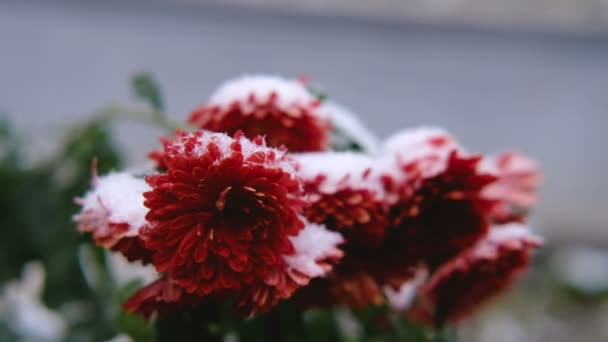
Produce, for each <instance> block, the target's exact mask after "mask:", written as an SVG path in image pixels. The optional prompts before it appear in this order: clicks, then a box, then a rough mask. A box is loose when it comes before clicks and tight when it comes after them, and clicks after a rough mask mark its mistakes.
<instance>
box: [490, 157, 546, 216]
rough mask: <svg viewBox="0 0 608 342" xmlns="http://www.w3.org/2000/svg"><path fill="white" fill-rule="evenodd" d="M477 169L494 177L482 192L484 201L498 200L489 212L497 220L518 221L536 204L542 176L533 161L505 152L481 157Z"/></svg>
mask: <svg viewBox="0 0 608 342" xmlns="http://www.w3.org/2000/svg"><path fill="white" fill-rule="evenodd" d="M480 169H481V170H482V171H484V172H487V173H490V174H493V175H495V176H496V177H497V181H496V182H494V183H493V184H491V185H490V186H488V187H487V188H486V189H485V190H484V192H483V196H485V197H486V198H490V199H494V200H497V201H498V203H497V206H496V207H495V209H494V211H493V213H492V215H493V218H494V219H495V220H496V221H498V222H508V221H517V220H518V219H520V217H521V216H522V215H523V214H525V212H526V211H527V210H529V209H530V208H532V207H533V206H534V205H535V204H536V202H537V201H538V186H539V184H540V182H541V181H542V174H541V171H540V167H539V165H538V163H537V162H536V161H535V160H533V159H530V158H529V157H527V156H525V155H523V154H520V153H512V152H507V153H501V154H497V155H495V156H492V157H487V158H484V160H483V161H482V163H481V164H480Z"/></svg>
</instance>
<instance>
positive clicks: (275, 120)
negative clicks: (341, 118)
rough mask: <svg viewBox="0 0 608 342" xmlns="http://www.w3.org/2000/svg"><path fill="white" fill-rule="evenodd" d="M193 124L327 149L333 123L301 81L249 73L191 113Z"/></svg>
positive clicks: (304, 148) (305, 147) (291, 147)
mask: <svg viewBox="0 0 608 342" xmlns="http://www.w3.org/2000/svg"><path fill="white" fill-rule="evenodd" d="M189 121H190V123H191V124H193V125H195V126H197V127H199V128H202V129H207V130H210V131H214V132H224V133H228V134H230V135H233V134H234V133H236V132H237V131H242V132H243V133H244V134H245V135H246V136H247V137H249V138H255V137H256V136H259V135H262V136H265V137H266V142H267V143H268V145H269V146H273V147H279V146H281V145H284V146H285V147H287V149H289V150H290V151H293V152H302V151H320V150H325V149H326V148H327V147H328V144H329V138H330V133H331V127H330V124H329V119H328V117H327V114H326V113H325V112H324V111H323V110H322V109H321V107H320V102H319V101H318V100H317V99H316V98H315V97H314V96H312V95H311V94H310V92H308V90H307V89H306V88H305V87H304V86H303V85H302V84H301V83H299V82H297V81H291V80H286V79H282V78H280V77H275V76H244V77H241V78H237V79H235V80H232V81H228V82H226V83H225V84H224V85H222V86H221V87H220V88H219V89H218V90H217V91H216V92H215V93H214V94H213V95H212V96H211V99H210V100H209V102H208V103H207V104H205V105H203V106H201V107H199V108H197V109H195V110H194V111H193V112H192V114H191V115H190V118H189Z"/></svg>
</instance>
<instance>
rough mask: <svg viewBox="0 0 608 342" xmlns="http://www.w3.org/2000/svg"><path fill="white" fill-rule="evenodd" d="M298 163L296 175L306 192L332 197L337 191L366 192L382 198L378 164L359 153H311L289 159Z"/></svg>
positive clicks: (299, 154) (298, 154)
mask: <svg viewBox="0 0 608 342" xmlns="http://www.w3.org/2000/svg"><path fill="white" fill-rule="evenodd" d="M292 156H293V158H294V159H295V160H296V161H297V162H298V175H299V176H300V177H301V178H302V179H303V181H304V183H305V186H306V187H308V189H309V190H311V191H314V192H319V193H325V194H331V193H334V192H336V191H338V190H341V189H344V188H349V189H366V190H371V191H373V192H375V193H377V194H378V195H379V196H381V195H382V194H383V191H384V188H383V186H382V183H381V182H380V181H379V179H378V178H377V177H376V173H377V169H378V167H377V160H375V159H374V158H372V157H371V156H369V155H367V154H364V153H359V152H311V153H296V154H293V155H292Z"/></svg>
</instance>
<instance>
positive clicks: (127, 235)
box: [74, 173, 150, 262]
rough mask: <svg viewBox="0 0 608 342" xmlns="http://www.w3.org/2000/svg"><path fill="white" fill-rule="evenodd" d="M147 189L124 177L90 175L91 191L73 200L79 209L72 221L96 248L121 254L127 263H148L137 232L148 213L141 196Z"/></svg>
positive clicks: (147, 254) (140, 181) (127, 176)
mask: <svg viewBox="0 0 608 342" xmlns="http://www.w3.org/2000/svg"><path fill="white" fill-rule="evenodd" d="M149 189H150V187H149V186H148V185H147V184H146V182H145V181H144V180H143V179H139V178H135V177H133V176H132V175H130V174H128V173H110V174H108V175H106V176H103V177H98V176H97V175H94V177H93V189H92V190H91V191H89V192H88V193H87V194H86V195H85V196H84V197H83V198H78V199H76V202H77V203H78V204H79V205H81V206H82V210H81V212H80V213H79V214H77V215H75V216H74V221H75V222H76V224H77V226H78V230H79V231H81V232H89V233H91V234H92V236H93V240H94V241H95V243H96V244H97V245H99V246H102V247H105V248H110V249H112V250H115V251H118V252H121V253H122V254H124V255H125V256H126V257H127V259H129V261H135V260H142V261H144V262H148V261H149V257H150V253H149V251H148V250H147V249H146V248H145V247H144V244H143V241H142V239H141V231H142V230H143V229H144V228H145V227H146V226H147V221H146V219H145V216H146V213H147V211H148V209H147V208H146V207H144V204H143V202H144V197H143V193H144V192H146V191H148V190H149Z"/></svg>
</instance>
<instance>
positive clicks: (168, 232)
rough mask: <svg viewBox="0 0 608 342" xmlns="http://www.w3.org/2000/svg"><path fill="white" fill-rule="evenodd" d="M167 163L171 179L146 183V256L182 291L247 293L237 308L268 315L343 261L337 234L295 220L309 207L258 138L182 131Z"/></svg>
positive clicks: (288, 166) (279, 158) (285, 166)
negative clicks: (309, 242)
mask: <svg viewBox="0 0 608 342" xmlns="http://www.w3.org/2000/svg"><path fill="white" fill-rule="evenodd" d="M163 162H164V164H165V165H166V167H167V171H166V173H165V174H155V175H151V176H148V177H147V179H146V180H147V181H148V183H149V184H150V186H151V187H152V191H149V192H147V193H146V194H145V198H146V201H145V205H146V206H147V207H148V208H149V209H150V211H149V213H148V215H147V216H146V218H147V219H148V221H149V222H150V228H149V229H147V230H146V231H145V239H146V247H147V248H149V249H150V250H152V251H153V255H152V260H153V263H154V265H155V266H156V268H157V270H158V271H159V272H166V273H168V274H170V276H171V278H172V279H174V280H175V282H176V283H177V284H179V286H180V287H182V288H183V289H184V290H186V292H188V293H197V294H198V295H200V296H205V295H208V294H210V293H212V292H215V293H227V292H229V293H235V294H237V293H238V294H239V296H240V294H245V293H247V294H250V296H244V297H243V299H241V300H240V304H239V305H240V306H241V307H242V308H244V310H245V311H250V312H253V311H256V310H255V309H259V310H264V309H267V308H269V307H271V306H272V305H274V304H276V302H277V301H278V300H279V299H282V298H286V297H288V296H289V295H291V293H292V292H293V290H294V289H295V288H297V287H299V286H302V285H305V284H306V283H307V282H308V280H309V279H310V278H311V277H315V276H319V275H322V274H324V272H325V271H326V269H324V268H323V267H321V266H320V265H322V264H323V260H325V259H327V258H339V257H340V256H341V252H339V250H338V249H337V248H336V245H337V244H338V243H340V242H341V237H340V236H339V234H336V233H332V232H329V231H326V230H324V228H323V227H318V226H312V225H310V224H308V223H307V222H306V221H305V220H303V219H302V218H301V217H299V213H300V212H301V210H302V208H303V206H304V205H305V204H306V202H305V201H304V199H303V197H302V186H301V182H300V180H299V178H297V177H296V175H295V170H294V165H293V162H292V160H291V159H290V158H289V157H287V156H286V155H285V152H284V151H281V150H277V149H274V148H269V147H266V146H265V144H264V142H263V140H262V139H261V138H259V139H256V140H254V141H253V142H252V141H250V140H248V139H246V138H245V137H244V136H243V135H242V134H239V133H237V134H235V137H234V138H231V137H229V136H227V135H225V134H220V133H205V132H202V131H199V132H196V133H191V134H188V133H183V132H181V133H178V136H177V139H176V140H175V141H173V142H170V141H167V142H165V145H164V152H163ZM313 231H314V232H317V233H312V235H311V232H313ZM319 231H323V232H322V233H319ZM306 236H312V237H313V238H314V239H315V240H322V241H316V242H315V246H317V249H314V248H313V249H310V248H309V249H307V248H306V245H305V244H304V247H302V246H301V243H302V242H301V241H300V240H301V239H305V237H306ZM328 242H329V243H328ZM320 247H325V248H320ZM319 248H320V249H319ZM307 253H308V254H307ZM307 256H308V257H307ZM315 265H316V266H317V267H320V269H319V268H315V267H314V266H315ZM321 271H322V272H321Z"/></svg>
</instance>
